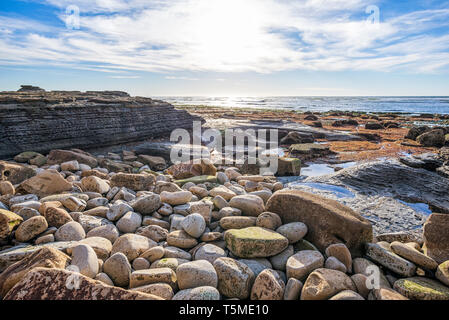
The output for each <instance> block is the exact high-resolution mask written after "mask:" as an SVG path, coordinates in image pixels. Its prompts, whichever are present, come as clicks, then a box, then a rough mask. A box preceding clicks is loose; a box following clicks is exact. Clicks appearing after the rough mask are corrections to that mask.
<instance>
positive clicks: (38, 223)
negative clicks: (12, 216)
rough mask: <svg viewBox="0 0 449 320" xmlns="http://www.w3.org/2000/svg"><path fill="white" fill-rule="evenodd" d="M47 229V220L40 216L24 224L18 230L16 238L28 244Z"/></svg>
mask: <svg viewBox="0 0 449 320" xmlns="http://www.w3.org/2000/svg"><path fill="white" fill-rule="evenodd" d="M47 228H48V224H47V220H45V218H44V217H42V216H40V215H39V216H36V217H32V218H29V219H28V220H26V221H24V222H22V223H21V224H20V225H19V227H18V228H17V230H16V234H15V236H16V239H17V241H19V242H28V241H30V240H31V239H33V238H34V237H36V236H38V235H39V234H41V233H42V232H44V231H45V230H47Z"/></svg>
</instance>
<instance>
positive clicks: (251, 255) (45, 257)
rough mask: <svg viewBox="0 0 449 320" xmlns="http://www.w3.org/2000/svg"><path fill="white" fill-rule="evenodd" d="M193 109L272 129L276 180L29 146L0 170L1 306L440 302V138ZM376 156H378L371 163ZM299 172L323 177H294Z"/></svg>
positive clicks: (383, 125) (406, 130)
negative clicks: (319, 171) (317, 171)
mask: <svg viewBox="0 0 449 320" xmlns="http://www.w3.org/2000/svg"><path fill="white" fill-rule="evenodd" d="M33 92H35V94H37V92H36V90H34V91H33ZM0 110H1V108H0ZM158 112H159V113H160V112H162V111H158ZM208 112H209V113H207V112H199V113H198V112H197V113H195V112H192V113H193V116H191V117H192V118H193V117H195V116H200V117H202V118H204V119H205V120H206V123H205V125H204V126H205V128H207V127H213V128H217V129H225V128H229V127H232V128H250V127H253V128H276V129H278V130H279V132H281V135H280V136H279V143H280V146H281V147H280V149H281V151H282V153H284V154H281V155H279V162H280V170H281V171H282V174H280V176H281V177H278V176H261V175H259V174H258V173H257V171H258V169H259V168H258V167H257V166H256V167H253V166H251V165H248V164H246V163H245V164H243V165H237V164H235V165H224V164H223V163H217V162H214V161H213V159H212V157H211V159H202V160H201V161H199V162H188V163H181V164H171V163H170V162H169V161H168V159H167V158H164V157H161V156H159V155H156V154H154V153H151V152H143V150H150V149H151V148H155V149H151V150H162V149H163V150H165V147H167V145H166V144H164V143H166V141H162V142H158V143H160V144H161V145H158V147H157V148H156V147H155V146H154V145H157V144H158V143H156V142H154V143H146V144H144V145H143V146H142V147H139V148H138V147H129V148H128V147H126V146H125V145H122V146H121V147H120V151H119V152H107V151H104V153H103V154H100V153H88V152H86V151H83V150H80V149H73V147H72V148H66V149H64V148H62V149H58V148H56V149H52V150H48V151H49V153H48V154H47V152H46V151H42V152H40V153H39V152H38V151H39V149H34V150H33V149H32V148H31V149H29V150H33V151H26V152H22V153H18V154H14V160H10V161H0V172H1V181H0V297H1V298H2V299H4V300H41V299H50V300H94V299H99V300H120V299H122V300H226V299H232V300H248V299H250V300H409V299H410V300H449V214H448V212H449V203H448V197H447V194H448V191H449V190H448V186H449V183H448V182H449V180H448V178H447V176H446V175H445V172H447V171H446V168H447V166H448V164H449V163H448V160H449V159H448V158H447V155H448V154H449V152H447V150H448V148H447V147H446V146H444V145H445V144H446V143H447V140H446V137H447V136H445V135H447V133H448V132H446V129H445V127H441V128H440V127H427V128H420V127H422V126H417V125H416V124H415V123H414V122H415V120H416V119H415V118H410V117H407V119H401V118H400V117H398V116H395V115H387V116H386V118H388V119H389V120H386V119H383V118H384V116H376V117H378V118H377V119H373V118H370V117H371V116H368V115H363V114H358V115H354V116H350V115H348V114H345V113H343V114H338V115H325V114H321V115H319V114H310V113H307V114H301V115H298V114H296V115H288V114H285V115H283V116H282V117H283V118H282V117H281V119H279V118H280V116H279V115H277V116H278V117H277V118H275V117H274V116H275V115H274V114H271V115H269V114H267V113H266V112H264V113H255V114H251V115H249V114H248V113H246V111H242V112H241V113H234V114H232V115H229V117H228V118H226V115H225V116H224V117H220V118H218V119H217V117H216V115H214V114H213V110H208ZM335 117H338V118H339V119H335ZM366 117H368V118H366ZM287 118H288V120H287ZM390 118H391V119H390ZM435 118H437V117H435ZM214 119H215V120H214ZM392 119H394V121H393V120H392ZM428 120H429V119H427V118H426V121H428ZM441 120H442V119H440V118H438V121H441ZM443 120H444V119H443ZM336 121H337V122H336ZM318 122H319V123H320V124H321V125H319V124H318ZM355 122H357V124H356V123H355ZM392 122H395V123H396V124H392ZM405 123H407V126H409V127H407V126H405ZM423 135H424V136H423ZM162 144H163V146H162ZM149 145H153V147H151V148H150V147H149ZM168 148H169V146H168ZM360 148H362V149H360ZM2 150H3V149H2ZM385 152H387V153H388V154H389V155H390V157H389V158H391V159H379V158H381V157H382V155H384V154H385ZM404 152H408V155H404ZM162 153H163V154H166V151H164V152H162ZM5 154H6V153H5ZM363 160H369V161H367V162H364V161H363ZM348 161H354V162H355V163H354V164H353V165H351V166H348V167H344V163H346V162H348ZM313 163H327V164H330V163H332V164H333V165H334V167H333V168H334V169H335V170H334V171H335V172H333V173H330V174H327V175H317V176H309V177H307V178H306V179H302V178H301V177H300V174H301V170H302V169H304V168H305V167H306V166H307V165H309V166H312V164H313ZM339 166H340V167H339ZM278 173H279V172H278ZM284 176H291V178H293V179H294V180H293V182H292V183H283V182H282V181H283V177H284ZM295 179H296V180H295ZM412 202H415V203H424V204H426V205H427V206H428V209H429V213H427V214H417V211H416V210H414V209H413V208H412V207H411V206H410V203H412ZM407 208H408V209H407Z"/></svg>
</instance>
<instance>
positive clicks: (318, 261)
mask: <svg viewBox="0 0 449 320" xmlns="http://www.w3.org/2000/svg"><path fill="white" fill-rule="evenodd" d="M323 266H324V257H323V255H322V254H321V253H320V252H319V251H313V250H304V251H300V252H298V253H296V254H294V255H293V256H291V257H290V258H288V260H287V264H286V270H287V278H295V279H298V280H301V281H302V280H305V279H306V278H307V276H308V275H309V274H310V273H311V272H312V271H313V270H315V269H318V268H322V267H323Z"/></svg>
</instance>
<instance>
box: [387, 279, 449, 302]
mask: <svg viewBox="0 0 449 320" xmlns="http://www.w3.org/2000/svg"><path fill="white" fill-rule="evenodd" d="M394 289H395V290H396V291H398V292H399V293H400V294H402V295H403V296H405V297H407V298H409V299H411V300H449V288H448V287H446V286H444V285H443V284H441V283H440V282H438V281H435V280H432V279H428V278H424V277H412V278H406V279H400V280H398V281H396V282H395V283H394Z"/></svg>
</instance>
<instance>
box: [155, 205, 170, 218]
mask: <svg viewBox="0 0 449 320" xmlns="http://www.w3.org/2000/svg"><path fill="white" fill-rule="evenodd" d="M157 212H158V213H159V214H160V215H162V216H169V215H171V214H172V213H173V207H172V206H171V205H169V204H168V203H163V204H162V205H161V207H160V208H159V209H158V210H157Z"/></svg>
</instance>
